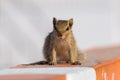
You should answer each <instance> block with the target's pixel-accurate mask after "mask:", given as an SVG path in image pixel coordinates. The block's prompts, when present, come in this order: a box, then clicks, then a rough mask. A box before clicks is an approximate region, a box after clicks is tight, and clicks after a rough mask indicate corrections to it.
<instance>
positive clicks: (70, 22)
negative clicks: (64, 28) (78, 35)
mask: <svg viewBox="0 0 120 80" xmlns="http://www.w3.org/2000/svg"><path fill="white" fill-rule="evenodd" d="M69 25H70V27H72V25H73V18H71V19H69Z"/></svg>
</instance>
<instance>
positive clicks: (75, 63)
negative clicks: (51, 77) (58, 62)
mask: <svg viewBox="0 0 120 80" xmlns="http://www.w3.org/2000/svg"><path fill="white" fill-rule="evenodd" d="M72 65H81V63H80V62H79V61H75V62H72Z"/></svg>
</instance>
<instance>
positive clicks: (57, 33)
mask: <svg viewBox="0 0 120 80" xmlns="http://www.w3.org/2000/svg"><path fill="white" fill-rule="evenodd" d="M72 26H73V18H71V19H69V20H57V19H56V18H55V17H54V18H53V31H52V32H51V33H49V34H48V36H47V37H46V39H45V42H44V46H43V54H44V58H45V59H46V61H40V62H37V63H33V64H49V65H55V64H57V63H58V62H59V61H65V62H66V63H70V64H72V65H81V62H82V61H84V60H85V58H86V56H85V54H84V53H83V52H81V51H80V50H79V49H78V47H77V44H76V41H75V39H74V36H73V32H72Z"/></svg>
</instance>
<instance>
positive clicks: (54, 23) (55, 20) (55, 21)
mask: <svg viewBox="0 0 120 80" xmlns="http://www.w3.org/2000/svg"><path fill="white" fill-rule="evenodd" d="M56 23H57V19H56V18H55V17H53V25H54V26H55V25H56Z"/></svg>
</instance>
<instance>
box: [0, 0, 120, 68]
mask: <svg viewBox="0 0 120 80" xmlns="http://www.w3.org/2000/svg"><path fill="white" fill-rule="evenodd" d="M119 4H120V0H0V69H4V68H8V67H11V66H14V65H18V64H25V63H31V62H35V61H39V60H43V59H44V58H43V54H42V47H43V43H44V39H45V37H46V36H47V35H48V33H49V32H51V31H52V30H53V24H52V19H53V17H56V18H58V19H66V20H67V19H70V18H73V19H74V25H73V32H74V36H75V39H76V42H77V44H78V47H79V48H80V49H81V50H86V49H90V48H94V47H99V46H109V45H114V44H120V5H119Z"/></svg>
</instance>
